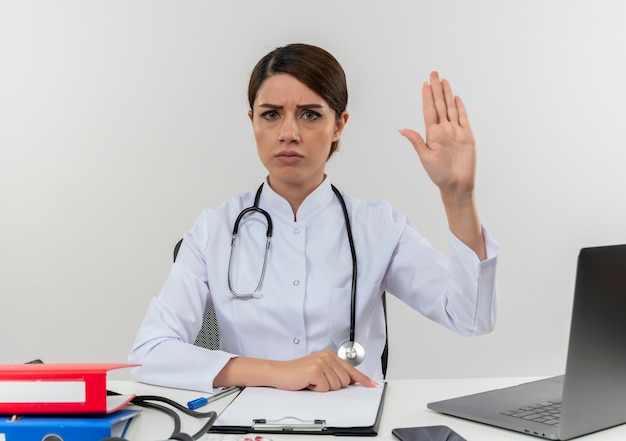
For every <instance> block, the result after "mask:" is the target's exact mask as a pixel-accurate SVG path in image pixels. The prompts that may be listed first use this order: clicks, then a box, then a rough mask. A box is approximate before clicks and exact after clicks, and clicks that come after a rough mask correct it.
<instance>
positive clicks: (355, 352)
mask: <svg viewBox="0 0 626 441" xmlns="http://www.w3.org/2000/svg"><path fill="white" fill-rule="evenodd" d="M331 188H332V190H333V192H334V193H335V195H336V196H337V199H339V203H340V204H341V209H342V210H343V217H344V220H345V223H346V232H347V233H348V242H349V244H350V254H351V255H352V290H351V305H350V340H348V341H346V342H344V343H343V344H341V345H340V346H339V349H337V355H338V356H339V358H341V359H343V360H346V361H347V362H349V363H350V364H352V365H353V366H358V365H359V364H361V362H362V361H363V359H364V358H365V349H364V348H363V346H362V345H361V344H359V343H358V342H356V341H355V339H354V329H355V327H356V280H357V271H356V269H357V263H356V251H355V247H354V239H353V238H352V228H351V226H350V217H349V216H348V209H347V208H346V201H345V200H344V199H343V196H341V193H340V192H339V190H337V187H335V186H334V185H332V184H331ZM262 190H263V184H261V186H260V187H259V189H258V190H257V192H256V195H255V197H254V204H253V205H252V206H251V207H248V208H245V209H244V210H242V211H241V213H239V216H237V219H236V220H235V224H234V226H233V237H232V239H231V241H230V257H229V259H228V289H229V290H230V295H229V297H231V298H234V299H240V300H248V299H252V298H256V299H259V298H261V297H263V294H262V293H261V291H260V290H261V285H262V284H263V279H264V278H265V269H266V268H267V256H268V254H269V249H270V242H271V240H272V230H273V223H272V217H271V216H270V214H269V213H268V212H267V211H265V210H263V209H262V208H260V207H259V199H260V198H261V191H262ZM252 212H256V213H260V214H261V215H263V216H264V217H265V219H266V221H267V231H266V233H265V237H266V241H265V254H264V256H263V267H262V269H261V276H260V277H259V283H258V284H257V286H256V288H255V289H254V291H253V292H250V293H238V292H236V291H235V290H234V289H233V286H232V283H231V269H232V262H233V250H234V249H235V243H236V241H237V235H238V233H239V223H240V222H241V219H242V218H243V217H244V216H245V215H246V214H248V213H252Z"/></svg>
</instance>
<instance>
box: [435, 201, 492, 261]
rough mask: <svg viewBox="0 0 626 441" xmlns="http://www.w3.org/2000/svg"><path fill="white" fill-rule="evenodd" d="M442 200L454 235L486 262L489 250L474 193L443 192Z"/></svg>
mask: <svg viewBox="0 0 626 441" xmlns="http://www.w3.org/2000/svg"><path fill="white" fill-rule="evenodd" d="M441 200H442V201H443V205H444V208H445V211H446V217H447V218H448V227H449V228H450V231H451V232H452V234H454V235H455V236H456V237H457V238H459V240H460V241H461V242H463V243H464V244H465V245H467V246H468V247H469V248H471V249H472V250H473V251H474V252H475V253H476V255H477V256H478V259H479V260H480V261H481V262H482V261H483V260H485V259H486V258H487V250H486V248H485V238H484V236H483V229H482V225H481V223H480V218H479V216H478V209H477V208H476V200H475V198H474V192H473V191H467V192H454V191H442V192H441Z"/></svg>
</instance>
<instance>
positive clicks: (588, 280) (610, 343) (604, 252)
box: [427, 245, 626, 440]
mask: <svg viewBox="0 0 626 441" xmlns="http://www.w3.org/2000/svg"><path fill="white" fill-rule="evenodd" d="M427 407H428V408H429V409H432V410H435V411H437V412H441V413H444V414H448V415H453V416H457V417H461V418H465V419H468V420H473V421H477V422H480V423H484V424H489V425H492V426H497V427H502V428H505V429H509V430H515V431H517V432H522V433H526V434H529V435H535V436H538V437H542V438H547V439H558V440H568V439H572V438H576V437H578V436H582V435H586V434H588V433H592V432H596V431H599V430H603V429H607V428H609V427H614V426H617V425H620V424H623V423H625V422H626V245H612V246H603V247H592V248H583V249H582V250H580V254H579V256H578V266H577V271H576V285H575V289H574V306H573V311H572V321H571V326H570V337H569V347H568V354H567V364H566V367H565V375H561V376H558V377H552V378H547V379H543V380H539V381H534V382H530V383H525V384H520V385H516V386H513V387H509V388H504V389H496V390H492V391H488V392H483V393H478V394H473V395H467V396H463V397H457V398H452V399H448V400H443V401H437V402H432V403H428V405H427Z"/></svg>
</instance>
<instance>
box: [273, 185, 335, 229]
mask: <svg viewBox="0 0 626 441" xmlns="http://www.w3.org/2000/svg"><path fill="white" fill-rule="evenodd" d="M323 181H324V178H322V180H321V181H320V182H318V183H317V184H315V185H293V184H283V185H281V184H282V183H276V182H274V181H272V180H271V178H269V179H268V183H269V185H270V187H272V190H274V191H275V192H276V193H278V194H279V195H280V196H282V197H283V198H285V200H286V201H287V202H288V203H289V206H290V207H291V211H292V212H293V220H294V221H295V220H297V219H296V217H297V213H298V208H300V205H302V202H303V201H304V200H305V199H306V198H307V196H308V195H310V194H311V193H312V192H313V191H314V190H315V189H316V188H317V187H319V186H320V184H321V183H322V182H323Z"/></svg>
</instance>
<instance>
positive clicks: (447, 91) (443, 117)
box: [400, 72, 476, 193]
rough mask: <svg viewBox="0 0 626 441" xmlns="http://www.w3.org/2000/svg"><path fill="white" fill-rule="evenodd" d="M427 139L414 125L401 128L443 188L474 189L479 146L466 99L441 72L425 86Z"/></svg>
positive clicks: (435, 180) (424, 101)
mask: <svg viewBox="0 0 626 441" xmlns="http://www.w3.org/2000/svg"><path fill="white" fill-rule="evenodd" d="M422 105H423V112H424V124H425V128H426V141H424V139H423V138H422V136H421V135H420V134H419V133H417V132H415V131H414V130H411V129H403V130H400V133H401V134H402V135H403V136H405V137H406V138H407V139H408V140H409V141H410V142H411V144H413V147H414V148H415V151H416V152H417V154H418V155H419V158H420V160H421V162H422V165H423V167H424V169H425V170H426V173H428V176H429V177H430V179H431V180H432V181H433V182H434V183H435V185H437V186H438V187H439V188H440V189H441V191H442V192H454V193H459V192H460V193H464V192H468V191H469V192H471V191H472V190H473V189H474V181H475V169H476V149H475V141H474V134H473V133H472V130H471V128H470V124H469V119H468V116H467V111H466V110H465V106H464V105H463V101H462V100H461V98H459V97H458V96H457V97H455V96H454V95H453V94H452V88H451V87H450V83H449V82H448V81H447V80H445V79H444V80H440V79H439V74H438V73H437V72H432V73H431V74H430V83H424V85H423V86H422Z"/></svg>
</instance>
